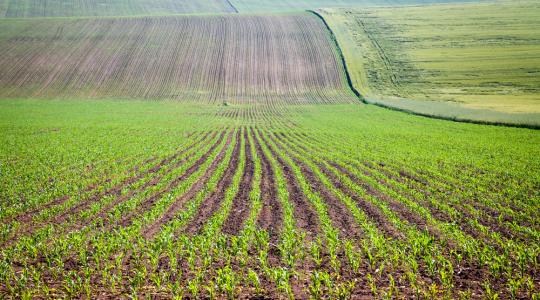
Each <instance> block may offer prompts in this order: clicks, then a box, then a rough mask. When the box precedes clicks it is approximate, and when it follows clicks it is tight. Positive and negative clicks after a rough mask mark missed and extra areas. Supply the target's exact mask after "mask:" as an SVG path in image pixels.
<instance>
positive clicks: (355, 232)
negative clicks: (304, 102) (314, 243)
mask: <svg viewBox="0 0 540 300" xmlns="http://www.w3.org/2000/svg"><path fill="white" fill-rule="evenodd" d="M282 136H283V137H284V138H287V137H286V136H284V135H283V134H282ZM274 142H276V143H275V144H276V145H278V147H280V149H281V150H282V151H283V152H284V153H286V155H289V156H290V157H293V156H292V155H290V152H289V151H288V150H287V149H285V148H284V147H282V146H280V144H279V143H277V141H275V140H274ZM293 161H294V163H295V164H296V165H298V167H300V170H301V172H302V174H304V178H305V179H306V180H307V181H308V182H309V185H310V186H311V189H312V191H314V192H315V193H317V194H319V195H320V196H321V198H322V199H323V200H324V201H325V202H326V209H327V211H328V216H329V217H330V219H331V220H332V223H333V224H334V227H335V228H338V229H339V231H340V234H341V235H343V236H345V237H347V238H359V237H360V236H362V231H361V229H360V227H359V226H358V224H357V223H356V220H355V219H354V216H353V215H352V213H351V211H350V210H349V209H348V208H347V206H346V205H345V204H344V203H343V201H341V200H339V199H338V198H337V197H336V196H335V195H334V194H333V193H332V192H331V191H329V190H328V189H327V188H326V187H325V186H324V183H322V182H321V180H320V179H319V178H318V177H317V175H316V174H315V173H314V172H313V170H311V169H310V168H309V167H308V166H307V165H306V164H305V163H304V162H302V161H300V160H299V159H297V158H293Z"/></svg>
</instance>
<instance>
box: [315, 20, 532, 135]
mask: <svg viewBox="0 0 540 300" xmlns="http://www.w3.org/2000/svg"><path fill="white" fill-rule="evenodd" d="M307 12H308V13H311V14H313V15H315V16H316V17H317V18H319V19H320V20H321V21H322V22H323V24H324V26H325V27H326V29H327V30H328V32H329V34H330V38H331V39H332V40H333V41H334V46H335V48H336V49H337V52H338V55H339V57H340V58H341V62H342V64H343V69H344V71H345V77H346V79H347V84H348V85H349V88H350V89H351V91H352V92H353V93H354V94H355V95H356V96H357V97H358V98H359V99H360V101H362V103H364V104H372V105H375V106H379V107H382V108H386V109H390V110H394V111H399V112H404V113H408V114H411V115H417V116H421V117H426V118H432V119H439V120H445V121H452V122H460V123H470V124H478V125H492V126H501V127H515V128H527V129H534V130H540V124H528V123H508V122H498V121H484V120H475V119H469V118H460V117H450V116H442V115H434V114H428V113H422V112H418V111H414V110H411V109H406V108H400V107H395V106H391V105H387V104H383V103H380V102H375V101H368V100H367V99H366V98H365V97H364V96H362V94H361V93H360V92H359V91H358V90H357V89H356V87H355V86H354V85H353V82H352V78H351V74H350V72H349V68H348V67H347V61H346V59H345V55H343V51H342V50H341V46H340V45H339V42H338V40H337V37H336V35H335V33H334V31H333V30H332V28H331V27H330V25H329V24H328V22H326V19H325V18H324V16H322V15H321V14H320V13H319V12H317V11H315V10H307Z"/></svg>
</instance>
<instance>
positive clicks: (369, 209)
mask: <svg viewBox="0 0 540 300" xmlns="http://www.w3.org/2000/svg"><path fill="white" fill-rule="evenodd" d="M331 165H332V166H333V167H335V168H336V169H337V170H338V171H339V172H340V173H342V174H344V175H346V176H347V177H349V179H351V180H353V181H354V179H356V178H355V177H354V178H351V176H353V174H351V173H350V172H348V170H346V169H345V168H342V167H341V166H339V165H337V164H333V163H331ZM320 168H321V171H322V172H323V173H324V174H325V175H326V176H328V178H329V179H330V181H332V184H333V185H334V186H335V187H336V188H338V189H340V190H341V191H342V192H343V193H345V195H347V196H349V197H350V198H351V199H352V200H354V201H355V202H356V204H357V205H358V207H360V209H362V210H363V211H364V212H365V213H366V214H367V216H368V217H369V218H370V219H371V220H373V221H374V223H375V224H377V228H378V229H380V230H382V231H383V232H384V233H385V234H386V235H388V236H390V237H392V238H395V239H404V236H403V234H402V233H401V232H400V231H398V230H397V229H396V228H394V226H392V224H390V222H389V221H388V219H387V218H386V216H385V214H384V212H383V211H381V210H380V209H379V208H378V207H377V206H375V205H374V204H372V203H371V202H369V201H367V200H365V199H363V198H362V197H360V196H359V195H358V194H356V193H355V192H353V191H352V190H350V189H349V188H348V187H347V186H345V185H344V184H343V183H342V182H341V180H339V178H338V177H337V176H336V175H335V174H334V173H333V172H332V171H330V170H329V169H328V168H326V167H325V166H323V165H321V166H320ZM355 183H357V182H355ZM362 184H365V183H363V182H362Z"/></svg>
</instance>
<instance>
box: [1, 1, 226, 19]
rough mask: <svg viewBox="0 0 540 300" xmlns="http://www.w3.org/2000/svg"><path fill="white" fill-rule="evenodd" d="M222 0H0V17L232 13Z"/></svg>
mask: <svg viewBox="0 0 540 300" xmlns="http://www.w3.org/2000/svg"><path fill="white" fill-rule="evenodd" d="M234 11H235V9H234V7H232V6H231V4H230V3H229V2H228V1H226V0H197V1H190V0H150V1H149V0H132V1H126V0H103V1H96V0H65V1H63V0H0V18H24V17H77V16H125V15H128V16H130V15H163V14H180V13H219V12H223V13H226V12H234Z"/></svg>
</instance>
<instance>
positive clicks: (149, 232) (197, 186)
mask: <svg viewBox="0 0 540 300" xmlns="http://www.w3.org/2000/svg"><path fill="white" fill-rule="evenodd" d="M224 134H225V132H223V133H222V135H221V137H220V139H219V140H222V139H223V135H224ZM219 140H218V142H217V143H216V144H215V145H214V146H215V147H217V146H218V145H219ZM231 140H232V132H231V133H229V135H228V137H227V141H226V142H225V145H224V147H223V148H222V149H221V151H220V153H219V154H218V155H217V157H216V159H214V161H213V162H212V163H211V165H210V167H209V168H208V169H207V170H206V171H205V173H204V174H203V176H202V177H201V178H200V179H198V180H197V181H196V182H195V183H194V184H193V185H192V186H191V187H190V188H189V190H188V191H187V192H186V193H185V194H183V195H181V196H180V197H178V198H177V199H176V200H175V201H174V203H173V204H171V206H170V207H169V208H168V209H167V211H166V212H165V213H164V214H163V215H162V216H161V217H160V218H159V219H158V220H156V221H155V222H154V223H152V224H150V225H149V226H148V227H147V228H146V229H144V230H143V233H142V236H143V237H145V238H147V239H151V238H153V237H154V235H155V234H156V233H158V232H159V229H160V228H161V225H163V224H165V223H167V222H169V221H170V220H172V218H174V216H175V215H176V212H177V211H178V210H179V209H181V208H182V206H183V205H184V203H185V202H186V201H187V200H189V199H191V198H192V197H193V196H195V194H196V193H197V192H198V191H199V190H201V189H202V188H203V187H204V184H205V183H206V182H207V181H208V179H209V178H210V176H211V174H212V173H213V172H214V171H215V169H216V168H217V166H218V165H219V163H220V162H221V161H222V160H223V158H224V157H225V152H226V149H227V148H228V147H229V146H230V144H231ZM214 146H212V148H214V149H215V147H214ZM214 149H211V151H209V152H207V153H206V154H205V155H204V156H203V157H201V158H200V159H199V160H198V161H197V162H196V163H195V164H194V165H193V166H192V167H191V168H190V169H189V170H188V171H187V173H191V174H192V173H194V172H195V171H196V170H197V169H198V168H199V167H200V166H201V165H202V164H203V162H204V161H205V160H206V159H207V158H208V156H210V154H211V153H212V151H213V150H214ZM187 173H186V174H187ZM191 174H189V175H191ZM189 175H187V176H184V175H182V176H181V177H180V178H178V183H179V182H181V181H182V180H185V179H186V178H187V177H188V176H189ZM155 201H156V200H153V202H155ZM150 206H151V205H150Z"/></svg>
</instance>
